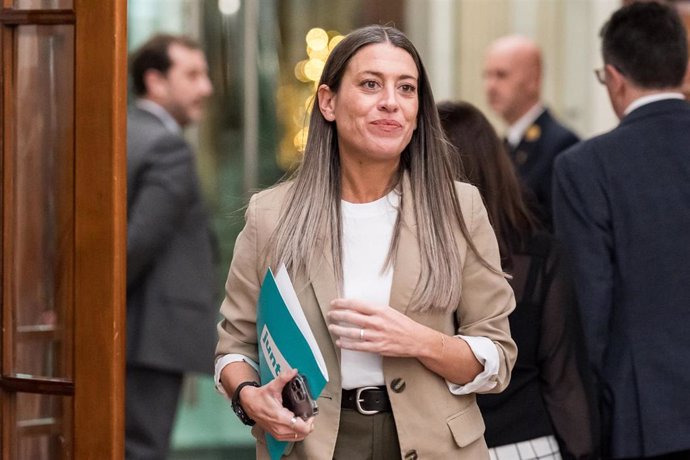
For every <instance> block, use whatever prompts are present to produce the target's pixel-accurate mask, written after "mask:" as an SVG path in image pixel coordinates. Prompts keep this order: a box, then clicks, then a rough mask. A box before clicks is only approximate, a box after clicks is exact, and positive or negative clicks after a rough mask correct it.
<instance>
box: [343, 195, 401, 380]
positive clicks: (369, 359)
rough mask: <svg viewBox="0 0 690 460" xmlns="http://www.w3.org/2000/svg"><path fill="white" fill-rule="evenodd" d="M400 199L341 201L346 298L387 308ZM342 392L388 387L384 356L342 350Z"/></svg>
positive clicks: (396, 196)
mask: <svg viewBox="0 0 690 460" xmlns="http://www.w3.org/2000/svg"><path fill="white" fill-rule="evenodd" d="M399 203H400V196H399V195H398V192H396V191H392V192H390V193H389V194H388V195H386V196H384V197H382V198H379V199H378V200H376V201H372V202H371V203H356V204H355V203H348V202H347V201H341V208H340V209H341V212H342V222H343V234H342V238H343V240H342V245H343V296H344V297H345V298H348V299H358V300H365V301H367V302H372V303H375V304H379V305H381V308H390V307H388V306H387V305H388V302H389V301H390V296H391V285H392V284H393V269H392V267H391V266H388V267H385V268H384V264H385V262H386V257H387V256H388V252H389V249H390V245H391V238H392V237H393V228H394V227H395V220H396V218H397V217H398V205H399ZM340 357H341V360H340V373H341V378H342V386H343V389H345V390H349V389H352V388H358V387H363V386H379V385H385V383H386V382H385V379H384V377H383V366H382V358H381V355H379V354H377V353H366V352H362V351H352V350H342V351H341V355H340Z"/></svg>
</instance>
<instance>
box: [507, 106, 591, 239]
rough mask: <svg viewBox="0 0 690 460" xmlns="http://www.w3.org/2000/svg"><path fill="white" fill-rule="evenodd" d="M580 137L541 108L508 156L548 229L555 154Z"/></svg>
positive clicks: (549, 225) (550, 223)
mask: <svg viewBox="0 0 690 460" xmlns="http://www.w3.org/2000/svg"><path fill="white" fill-rule="evenodd" d="M579 140H580V139H579V138H578V137H577V135H575V134H574V133H573V132H572V131H570V130H569V129H568V128H566V127H565V126H563V125H562V124H561V123H559V122H558V120H556V119H555V118H554V117H553V116H552V115H551V113H550V112H549V111H548V110H546V109H545V110H544V112H542V114H541V115H539V117H538V118H537V119H536V120H535V122H534V123H533V124H532V125H531V126H530V127H529V128H527V130H526V131H525V133H524V134H523V136H522V139H521V140H520V143H519V144H518V145H517V146H515V148H512V149H510V152H509V153H510V156H511V158H512V159H513V163H514V164H515V167H516V169H517V172H518V175H519V176H520V178H521V180H522V183H523V184H524V185H525V188H526V192H527V194H528V197H529V198H530V200H531V204H532V207H533V208H534V211H535V212H536V214H537V215H539V217H540V218H541V220H542V222H543V223H544V224H545V226H546V227H547V228H551V226H552V218H551V188H552V187H551V176H552V173H553V162H554V160H555V159H556V156H557V155H558V154H559V153H561V152H562V151H563V150H565V149H567V148H568V147H570V146H571V145H573V144H575V143H577V142H578V141H579Z"/></svg>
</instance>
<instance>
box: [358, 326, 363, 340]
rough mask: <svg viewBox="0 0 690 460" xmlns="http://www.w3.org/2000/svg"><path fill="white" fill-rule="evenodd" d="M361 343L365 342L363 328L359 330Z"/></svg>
mask: <svg viewBox="0 0 690 460" xmlns="http://www.w3.org/2000/svg"><path fill="white" fill-rule="evenodd" d="M359 341H360V342H363V341H364V328H363V327H360V328H359Z"/></svg>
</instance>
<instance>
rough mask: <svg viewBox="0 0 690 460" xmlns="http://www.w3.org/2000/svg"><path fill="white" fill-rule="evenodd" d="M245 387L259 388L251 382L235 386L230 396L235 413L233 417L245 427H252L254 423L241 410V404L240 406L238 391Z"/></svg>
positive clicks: (257, 384)
mask: <svg viewBox="0 0 690 460" xmlns="http://www.w3.org/2000/svg"><path fill="white" fill-rule="evenodd" d="M246 386H250V387H260V386H261V385H259V383H258V382H255V381H253V380H247V381H246V382H242V383H240V384H239V385H237V388H235V393H233V395H232V410H233V411H235V415H237V418H239V419H240V421H241V422H242V423H244V424H245V425H249V426H254V424H255V423H256V422H255V421H254V420H252V419H251V418H249V416H248V415H247V413H246V412H245V411H244V409H243V408H242V404H240V391H242V388H244V387H246Z"/></svg>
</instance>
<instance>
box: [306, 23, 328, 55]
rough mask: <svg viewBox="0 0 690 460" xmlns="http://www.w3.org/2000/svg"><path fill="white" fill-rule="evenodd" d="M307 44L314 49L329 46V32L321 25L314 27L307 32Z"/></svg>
mask: <svg viewBox="0 0 690 460" xmlns="http://www.w3.org/2000/svg"><path fill="white" fill-rule="evenodd" d="M306 41H307V45H309V47H310V48H311V49H313V50H322V49H324V48H326V47H327V46H328V34H327V33H326V31H325V30H323V29H322V28H320V27H314V28H313V29H311V30H310V31H309V32H307V37H306Z"/></svg>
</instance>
